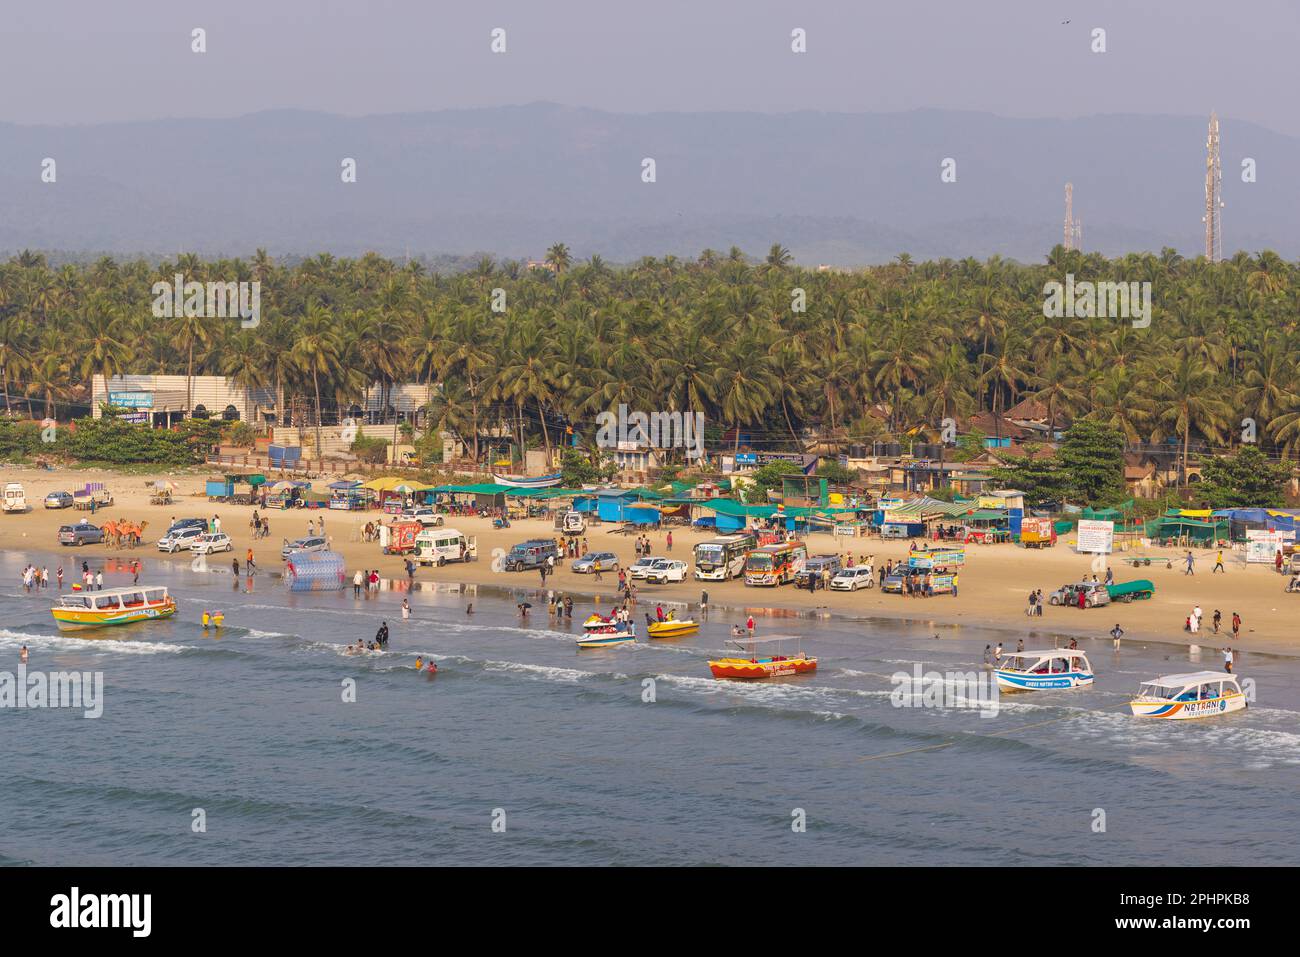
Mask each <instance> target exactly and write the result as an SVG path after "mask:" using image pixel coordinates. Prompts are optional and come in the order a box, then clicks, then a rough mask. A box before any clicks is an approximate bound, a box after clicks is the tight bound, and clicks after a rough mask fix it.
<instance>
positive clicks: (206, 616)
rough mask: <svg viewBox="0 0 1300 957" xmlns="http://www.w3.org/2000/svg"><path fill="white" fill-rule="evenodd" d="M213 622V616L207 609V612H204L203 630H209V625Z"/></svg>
mask: <svg viewBox="0 0 1300 957" xmlns="http://www.w3.org/2000/svg"><path fill="white" fill-rule="evenodd" d="M211 622H212V616H211V615H209V614H208V613H207V612H206V611H205V612H204V613H203V630H204V631H207V630H208V625H209V624H211Z"/></svg>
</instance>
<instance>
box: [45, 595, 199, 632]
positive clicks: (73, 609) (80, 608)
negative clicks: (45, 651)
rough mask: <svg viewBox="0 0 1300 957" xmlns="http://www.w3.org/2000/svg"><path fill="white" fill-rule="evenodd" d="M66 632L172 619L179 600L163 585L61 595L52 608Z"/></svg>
mask: <svg viewBox="0 0 1300 957" xmlns="http://www.w3.org/2000/svg"><path fill="white" fill-rule="evenodd" d="M50 614H51V615H53V616H54V620H55V622H57V623H58V626H59V627H60V628H62V629H64V630H65V631H66V630H72V629H78V628H105V627H108V626H110V625H130V624H133V623H134V622H137V621H151V620H153V619H157V618H170V617H171V616H172V615H174V614H176V600H175V599H174V598H172V597H171V596H170V595H168V594H167V589H166V588H164V587H161V586H139V585H137V586H133V587H131V588H108V589H105V590H104V591H83V592H76V593H74V594H71V595H60V596H59V603H58V604H57V605H55V606H54V607H53V608H51V609H50Z"/></svg>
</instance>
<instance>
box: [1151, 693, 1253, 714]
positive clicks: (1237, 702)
mask: <svg viewBox="0 0 1300 957" xmlns="http://www.w3.org/2000/svg"><path fill="white" fill-rule="evenodd" d="M1245 708H1246V696H1245V695H1244V694H1242V693H1241V692H1237V693H1236V694H1229V695H1222V696H1220V697H1218V698H1203V699H1201V700H1198V701H1130V702H1129V709H1130V710H1131V711H1132V712H1133V716H1134V717H1135V718H1159V719H1161V720H1163V721H1191V720H1195V719H1196V718H1213V717H1217V716H1218V715H1221V714H1231V713H1232V712H1234V711H1244V710H1245Z"/></svg>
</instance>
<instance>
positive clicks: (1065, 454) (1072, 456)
mask: <svg viewBox="0 0 1300 957" xmlns="http://www.w3.org/2000/svg"><path fill="white" fill-rule="evenodd" d="M1057 458H1058V459H1059V460H1060V463H1061V469H1062V471H1064V472H1065V474H1066V475H1067V476H1068V477H1069V492H1068V494H1069V497H1070V498H1071V499H1073V500H1074V501H1075V502H1078V503H1079V504H1086V505H1095V506H1103V507H1105V506H1110V505H1118V504H1119V503H1120V502H1122V501H1124V500H1125V499H1127V498H1128V493H1127V492H1126V491H1125V489H1124V436H1123V435H1121V434H1120V433H1119V432H1117V431H1116V430H1115V429H1112V428H1109V427H1108V426H1105V425H1102V424H1101V423H1099V422H1093V421H1090V420H1088V419H1083V420H1080V421H1078V422H1076V423H1074V425H1072V426H1070V428H1069V429H1068V430H1067V431H1066V433H1065V436H1064V437H1063V440H1062V442H1061V450H1060V452H1059V453H1057Z"/></svg>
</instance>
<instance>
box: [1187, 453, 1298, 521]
mask: <svg viewBox="0 0 1300 957" xmlns="http://www.w3.org/2000/svg"><path fill="white" fill-rule="evenodd" d="M1290 478H1291V470H1290V469H1289V468H1288V467H1286V466H1284V465H1278V464H1276V463H1273V462H1270V461H1269V460H1268V457H1267V456H1266V455H1264V453H1263V452H1262V451H1261V450H1260V448H1259V446H1257V445H1243V446H1242V447H1241V448H1240V449H1238V450H1237V452H1236V453H1235V454H1233V455H1223V456H1218V455H1216V456H1213V457H1211V458H1209V459H1206V460H1205V461H1204V462H1202V463H1201V485H1200V494H1201V495H1202V496H1203V497H1204V498H1205V500H1206V502H1207V504H1208V505H1209V507H1210V508H1251V507H1256V508H1279V507H1281V506H1283V505H1285V504H1286V491H1285V489H1286V483H1287V481H1288V480H1289V479H1290Z"/></svg>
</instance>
